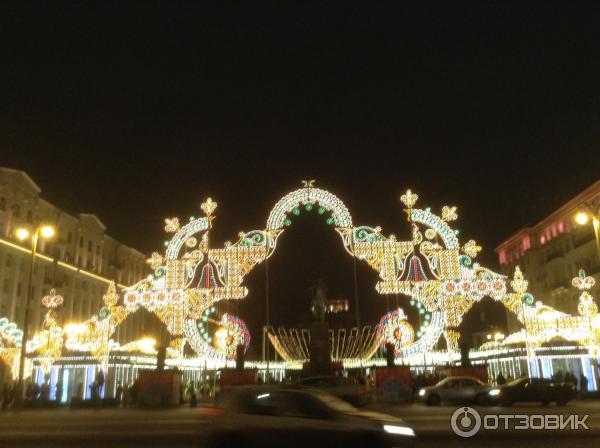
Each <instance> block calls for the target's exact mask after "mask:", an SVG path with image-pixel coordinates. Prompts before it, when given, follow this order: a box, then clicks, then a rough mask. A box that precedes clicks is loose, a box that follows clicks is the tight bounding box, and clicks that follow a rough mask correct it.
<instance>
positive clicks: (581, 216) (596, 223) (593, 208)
mask: <svg viewBox="0 0 600 448" xmlns="http://www.w3.org/2000/svg"><path fill="white" fill-rule="evenodd" d="M590 219H591V221H592V227H593V228H594V236H595V237H596V249H597V250H598V256H599V257H600V204H598V203H594V204H582V205H581V210H579V211H578V212H577V213H576V214H575V222H576V223H577V224H579V225H580V226H584V225H586V224H587V223H588V222H589V221H590Z"/></svg>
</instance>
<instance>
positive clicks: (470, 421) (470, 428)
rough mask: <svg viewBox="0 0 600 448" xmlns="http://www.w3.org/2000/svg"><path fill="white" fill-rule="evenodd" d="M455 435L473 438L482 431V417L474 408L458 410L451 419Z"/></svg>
mask: <svg viewBox="0 0 600 448" xmlns="http://www.w3.org/2000/svg"><path fill="white" fill-rule="evenodd" d="M450 426H452V431H454V434H456V435H459V436H461V437H473V436H474V435H475V434H477V433H478V432H479V430H480V429H481V416H480V415H479V412H477V411H476V410H475V409H473V408H469V407H464V408H458V409H457V410H456V411H454V413H453V414H452V417H451V418H450Z"/></svg>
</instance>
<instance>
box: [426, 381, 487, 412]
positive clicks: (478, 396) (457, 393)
mask: <svg viewBox="0 0 600 448" xmlns="http://www.w3.org/2000/svg"><path fill="white" fill-rule="evenodd" d="M489 390H490V386H488V385H487V384H486V383H484V382H483V381H480V380H478V379H477V378H473V377H470V376H449V377H447V378H444V379H443V380H441V381H440V382H439V383H437V384H435V385H433V386H429V387H423V388H422V389H419V391H418V393H417V399H418V400H420V401H424V402H425V404H427V405H428V406H438V405H439V404H441V403H443V402H452V403H476V404H480V405H483V404H486V402H487V399H488V391H489Z"/></svg>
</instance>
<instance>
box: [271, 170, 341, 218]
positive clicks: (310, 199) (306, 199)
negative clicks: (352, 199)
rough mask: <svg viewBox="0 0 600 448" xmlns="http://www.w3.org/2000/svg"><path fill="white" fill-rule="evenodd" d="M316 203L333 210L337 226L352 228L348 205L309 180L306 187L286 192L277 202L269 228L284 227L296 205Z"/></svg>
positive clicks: (332, 213)
mask: <svg viewBox="0 0 600 448" xmlns="http://www.w3.org/2000/svg"><path fill="white" fill-rule="evenodd" d="M315 204H319V207H324V208H325V209H327V210H326V211H330V212H331V218H332V219H333V222H332V224H334V225H335V226H336V227H341V228H346V229H349V228H352V216H351V215H350V212H349V211H348V208H347V207H346V205H345V204H344V203H343V202H342V201H341V200H340V199H339V198H338V197H337V196H336V195H334V194H333V193H330V192H329V191H327V190H322V189H320V188H316V187H313V186H312V181H309V182H307V183H306V186H305V187H304V188H299V189H298V190H295V191H292V192H291V193H288V194H286V195H285V196H284V197H283V198H281V199H280V200H279V201H278V202H277V204H275V207H273V209H272V210H271V213H270V214H269V218H268V219H267V230H281V229H283V228H284V227H285V225H286V221H285V220H286V218H287V215H288V214H289V213H293V210H294V209H295V208H296V207H299V206H306V205H313V206H314V205H315ZM322 213H323V212H321V214H322Z"/></svg>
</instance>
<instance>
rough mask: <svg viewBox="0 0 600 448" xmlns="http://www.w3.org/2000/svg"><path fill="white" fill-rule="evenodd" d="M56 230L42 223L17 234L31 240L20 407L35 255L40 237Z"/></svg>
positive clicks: (18, 402)
mask: <svg viewBox="0 0 600 448" xmlns="http://www.w3.org/2000/svg"><path fill="white" fill-rule="evenodd" d="M55 233H56V231H55V230H54V227H52V226H51V225H48V224H40V225H38V226H37V227H35V228H34V229H32V230H31V229H29V228H27V227H19V228H18V229H17V230H16V232H15V236H16V237H17V239H18V240H19V241H21V242H24V241H26V240H27V239H30V241H31V263H30V266H29V283H28V285H27V297H26V299H25V317H24V319H23V339H22V342H21V355H20V356H19V376H18V379H17V381H18V382H17V390H16V393H17V395H16V397H15V407H16V408H17V409H20V408H21V407H22V406H23V390H24V388H23V385H24V379H25V378H24V376H25V357H26V356H27V339H28V332H29V313H30V311H31V296H32V295H33V268H34V266H35V257H36V255H37V243H38V240H39V239H40V237H41V238H42V239H45V240H46V239H50V238H52V237H53V236H54V234H55Z"/></svg>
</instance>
